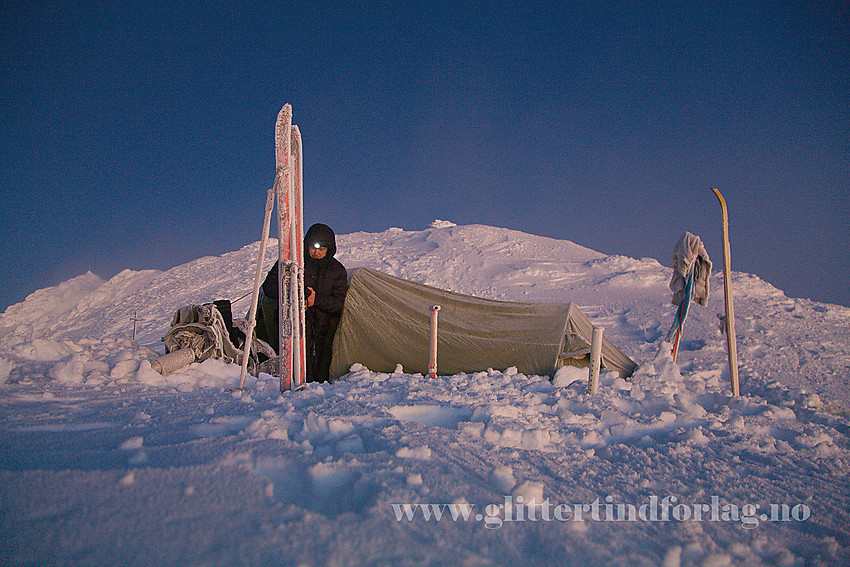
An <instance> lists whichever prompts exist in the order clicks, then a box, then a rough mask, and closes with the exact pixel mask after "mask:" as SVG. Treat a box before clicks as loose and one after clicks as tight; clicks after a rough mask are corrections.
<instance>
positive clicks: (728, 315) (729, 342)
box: [712, 189, 740, 396]
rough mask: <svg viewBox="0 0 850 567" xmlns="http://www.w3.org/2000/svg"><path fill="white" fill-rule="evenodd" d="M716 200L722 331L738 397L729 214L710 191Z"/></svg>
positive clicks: (717, 194) (724, 200)
mask: <svg viewBox="0 0 850 567" xmlns="http://www.w3.org/2000/svg"><path fill="white" fill-rule="evenodd" d="M712 191H714V194H715V196H717V200H718V201H720V212H721V215H722V223H723V227H722V228H723V300H724V303H725V305H726V312H725V314H724V318H723V326H724V331H725V332H726V352H727V353H728V355H729V382H730V385H731V388H732V395H733V396H738V395H740V386H739V382H738V347H737V344H736V342H735V306H734V304H733V300H732V261H731V259H730V250H729V213H728V211H727V209H726V199H724V198H723V195H721V194H720V191H718V190H717V189H712Z"/></svg>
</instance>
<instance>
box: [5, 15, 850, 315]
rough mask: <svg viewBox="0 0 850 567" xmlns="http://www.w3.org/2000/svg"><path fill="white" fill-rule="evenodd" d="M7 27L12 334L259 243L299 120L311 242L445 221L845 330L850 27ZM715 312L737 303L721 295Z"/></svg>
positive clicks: (240, 22)
mask: <svg viewBox="0 0 850 567" xmlns="http://www.w3.org/2000/svg"><path fill="white" fill-rule="evenodd" d="M234 4H236V3H232V2H206V3H203V4H197V5H191V4H188V3H187V5H178V6H165V5H163V3H152V4H149V5H146V4H144V3H139V2H116V3H105V4H103V5H101V4H100V3H97V4H95V3H87V2H74V3H70V2H68V3H62V2H27V3H24V2H10V3H6V4H4V5H3V6H2V7H1V8H0V17H2V19H0V25H1V26H2V27H0V29H2V35H0V41H2V44H1V45H2V50H0V65H2V67H0V97H2V105H0V141H2V148H3V152H2V158H0V187H2V191H3V207H2V209H0V210H2V212H0V215H2V218H0V239H2V241H3V245H2V248H0V277H2V280H0V309H5V307H7V306H8V305H9V304H11V303H15V302H18V301H21V300H23V299H24V297H25V296H26V295H27V294H28V293H31V292H32V291H34V290H36V289H39V288H42V287H47V286H50V285H55V284H57V283H59V282H61V281H64V280H66V279H68V278H71V277H74V276H77V275H80V274H82V273H85V272H86V271H87V270H91V271H93V272H94V273H96V274H98V275H100V276H101V277H104V278H109V277H111V276H113V275H115V274H116V273H117V272H118V271H120V270H121V269H124V268H130V269H134V270H139V269H147V268H157V269H167V268H170V267H172V266H175V265H178V264H181V263H183V262H186V261H189V260H192V259H195V258H198V257H200V256H204V255H218V254H222V253H224V252H228V251H231V250H235V249H237V248H239V247H241V246H243V245H245V244H247V243H249V242H253V241H255V240H257V239H258V238H259V236H260V230H261V226H262V218H263V207H264V202H265V193H266V191H267V189H268V187H269V186H270V184H271V183H272V181H273V177H274V152H273V127H274V119H275V117H276V114H277V111H278V110H279V109H280V107H281V106H282V105H283V104H284V103H287V102H288V103H291V104H292V105H293V107H294V115H295V118H294V122H295V123H296V124H298V125H299V127H300V129H301V132H302V136H303V140H304V141H303V144H304V179H305V217H306V218H305V221H306V222H307V223H308V224H309V223H312V222H319V221H321V222H325V223H327V224H330V225H331V226H332V227H333V228H334V229H335V230H336V231H337V232H338V233H348V232H355V231H359V230H363V231H370V232H377V231H382V230H385V229H387V228H388V227H391V226H398V227H402V228H404V229H408V230H421V229H424V228H426V227H427V226H428V225H429V224H430V223H431V221H433V220H434V219H437V218H439V219H445V220H451V221H453V222H456V223H458V224H471V223H482V224H489V225H494V226H504V227H509V228H514V229H518V230H522V231H526V232H530V233H533V234H539V235H543V236H549V237H553V238H559V239H567V240H572V241H574V242H576V243H579V244H582V245H584V246H588V247H590V248H593V249H596V250H598V251H600V252H604V253H609V254H623V255H627V256H632V257H653V258H657V259H659V260H660V261H661V262H663V263H664V264H669V262H670V257H671V255H672V250H673V246H674V245H675V243H676V240H677V239H678V237H679V236H680V234H681V233H682V232H683V231H684V230H689V231H690V232H693V233H695V234H698V235H700V236H701V237H702V239H703V241H704V242H705V244H706V247H707V248H708V251H709V253H710V255H711V256H712V259H713V260H714V262H715V265H716V266H717V267H718V268H719V267H720V259H721V258H720V256H721V243H720V218H719V207H718V205H717V202H716V200H715V198H714V196H713V194H712V193H711V191H710V190H709V188H710V187H718V188H719V189H720V190H721V191H723V193H724V194H725V195H726V199H727V201H728V202H729V207H730V231H731V241H732V267H733V269H734V270H739V271H745V272H750V273H754V274H756V275H758V276H760V277H762V278H763V279H766V280H767V281H769V282H770V283H772V284H774V285H776V286H777V287H779V288H781V289H783V290H785V291H786V293H787V294H788V295H790V296H793V297H810V298H812V299H816V300H820V301H829V302H836V303H841V304H843V305H850V286H848V285H847V284H846V278H847V273H848V271H850V252H848V229H847V226H848V222H847V219H848V217H849V216H850V214H849V213H850V206H848V203H850V175H849V174H850V164H848V153H849V152H850V139H848V138H850V120H848V113H850V31H848V30H850V15H848V8H847V5H846V3H843V2H799V3H796V2H781V3H777V2H754V3H740V2H707V3H684V2H670V3H650V2H627V3H616V4H614V3H607V2H562V3H553V2H548V1H547V2H539V3H536V2H535V3H517V2H511V3H501V2H462V3H451V2H441V3H430V2H424V3H413V2H403V3H398V2H395V1H393V2H355V3H345V2H321V3H313V2H305V3H295V4H301V5H295V4H290V3H266V4H252V5H251V7H250V8H248V7H245V8H243V7H236V6H234ZM716 291H717V290H716Z"/></svg>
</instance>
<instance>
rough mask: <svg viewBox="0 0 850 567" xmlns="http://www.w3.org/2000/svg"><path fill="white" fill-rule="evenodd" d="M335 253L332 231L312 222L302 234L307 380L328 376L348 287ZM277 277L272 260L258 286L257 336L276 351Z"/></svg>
mask: <svg viewBox="0 0 850 567" xmlns="http://www.w3.org/2000/svg"><path fill="white" fill-rule="evenodd" d="M335 254H336V235H335V234H334V231H333V230H331V228H330V227H329V226H327V225H324V224H314V225H313V226H311V227H310V228H309V229H308V230H307V234H305V235H304V296H305V297H304V299H305V301H306V303H307V313H306V316H305V318H306V324H307V337H306V339H307V340H306V347H307V381H308V382H326V381H327V380H328V379H329V377H330V365H331V354H332V353H331V347H332V345H333V339H334V334H335V333H336V327H337V325H338V324H339V318H340V315H341V314H342V308H343V305H344V303H345V293H346V291H348V273H347V272H346V270H345V266H343V265H342V263H341V262H340V261H339V260H337V259H336V258H334V255H335ZM277 278H278V265H277V262H275V265H274V266H272V269H271V270H270V271H269V273H268V275H266V280H265V281H264V282H263V286H262V289H261V300H260V313H258V321H257V336H258V337H259V338H261V339H263V340H265V341H266V342H268V343H269V344H270V345H271V347H272V348H273V349H274V350H275V352H278V353H279V352H280V351H279V345H278V300H277V298H278V282H277ZM260 319H261V321H260Z"/></svg>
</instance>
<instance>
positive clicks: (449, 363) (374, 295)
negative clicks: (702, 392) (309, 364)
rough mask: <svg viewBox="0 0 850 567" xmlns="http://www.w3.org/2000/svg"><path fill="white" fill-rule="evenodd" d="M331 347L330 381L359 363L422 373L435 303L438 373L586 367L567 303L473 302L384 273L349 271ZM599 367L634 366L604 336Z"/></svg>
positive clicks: (585, 349)
mask: <svg viewBox="0 0 850 567" xmlns="http://www.w3.org/2000/svg"><path fill="white" fill-rule="evenodd" d="M349 275H350V282H349V287H348V295H347V296H346V299H345V308H344V310H343V313H342V318H341V319H340V323H339V327H338V329H337V332H336V336H335V338H334V344H333V359H332V361H331V377H332V378H338V377H340V376H342V375H343V374H346V373H347V372H348V371H349V368H350V367H351V365H352V364H354V363H360V364H362V365H364V366H366V367H367V368H369V369H370V370H372V371H375V372H393V371H394V370H395V368H396V365H397V364H401V365H402V366H403V367H404V371H405V372H408V373H416V372H419V373H422V374H426V373H427V372H428V355H429V344H430V324H431V323H430V321H431V319H430V318H431V306H433V305H439V306H440V312H439V334H438V341H437V345H438V348H437V350H438V363H437V371H438V373H439V374H444V375H450V374H458V373H460V372H465V373H472V372H477V371H481V370H487V369H488V368H495V369H501V370H504V369H505V368H509V367H511V366H515V367H516V368H517V370H518V371H519V372H522V373H524V374H528V375H534V374H536V375H541V376H542V375H550V376H551V375H554V373H555V371H556V370H557V369H558V368H559V367H562V366H567V365H571V366H588V365H589V362H590V340H591V333H592V329H593V326H592V324H591V323H590V320H589V319H588V318H587V316H585V315H584V314H583V313H582V312H581V311H579V309H578V307H576V306H575V305H574V304H572V303H514V302H507V301H493V300H490V299H480V298H477V297H472V296H469V295H462V294H459V293H454V292H450V291H445V290H441V289H437V288H434V287H431V286H427V285H423V284H419V283H416V282H412V281H408V280H404V279H401V278H397V277H393V276H389V275H387V274H384V273H381V272H379V271H376V270H373V269H370V268H357V269H354V270H351V271H350V273H349ZM602 365H603V366H604V367H605V368H606V369H608V370H614V371H617V372H618V373H619V374H620V376H622V377H627V376H630V375H631V374H632V372H633V371H634V369H635V368H636V367H637V365H636V364H635V363H634V362H633V361H632V360H631V359H630V358H629V357H628V356H626V355H625V354H623V353H622V352H621V351H620V350H619V349H618V348H617V347H616V346H614V344H613V343H611V341H609V340H607V339H606V338H604V337H603V344H602Z"/></svg>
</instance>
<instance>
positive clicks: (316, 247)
mask: <svg viewBox="0 0 850 567" xmlns="http://www.w3.org/2000/svg"><path fill="white" fill-rule="evenodd" d="M321 247H322V244H321V243H320V242H314V243H313V248H315V249H316V250H318V249H319V248H321Z"/></svg>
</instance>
